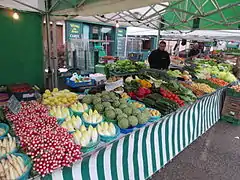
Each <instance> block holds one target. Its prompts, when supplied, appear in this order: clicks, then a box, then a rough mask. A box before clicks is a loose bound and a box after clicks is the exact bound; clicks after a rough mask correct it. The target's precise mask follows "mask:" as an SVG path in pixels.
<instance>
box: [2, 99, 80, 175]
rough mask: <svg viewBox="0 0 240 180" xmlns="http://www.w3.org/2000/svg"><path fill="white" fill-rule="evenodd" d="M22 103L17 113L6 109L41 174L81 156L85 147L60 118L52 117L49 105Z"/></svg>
mask: <svg viewBox="0 0 240 180" xmlns="http://www.w3.org/2000/svg"><path fill="white" fill-rule="evenodd" d="M21 104H22V109H21V111H20V112H19V113H18V114H17V115H15V114H12V113H10V112H9V111H8V110H7V109H5V110H6V117H7V118H8V119H9V120H10V121H12V123H13V129H14V130H15V132H16V135H17V136H19V139H20V144H21V147H22V148H23V149H24V150H25V151H26V154H28V155H29V156H31V158H32V160H33V162H34V167H33V168H34V169H35V170H36V171H37V172H38V173H39V174H41V175H43V176H44V175H46V174H48V173H51V172H53V170H55V169H57V168H60V167H62V166H63V165H65V166H70V165H71V164H72V163H74V162H76V161H77V160H79V159H81V152H80V148H81V147H80V146H79V145H76V144H74V142H73V136H72V135H70V134H69V133H68V132H67V131H66V130H65V129H64V128H62V127H61V126H59V125H58V124H57V121H56V118H54V117H50V116H48V109H47V108H45V107H44V106H43V105H41V104H39V103H38V102H36V101H31V102H21Z"/></svg>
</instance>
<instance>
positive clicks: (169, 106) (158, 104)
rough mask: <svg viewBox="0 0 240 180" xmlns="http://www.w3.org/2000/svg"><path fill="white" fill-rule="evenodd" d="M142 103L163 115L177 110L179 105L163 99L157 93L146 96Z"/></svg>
mask: <svg viewBox="0 0 240 180" xmlns="http://www.w3.org/2000/svg"><path fill="white" fill-rule="evenodd" d="M143 103H144V104H145V105H146V106H148V107H151V108H155V109H157V110H159V111H160V112H161V114H163V115H167V114H169V113H172V112H174V111H176V110H177V109H178V108H179V105H178V104H177V103H176V102H174V101H172V100H170V99H167V98H164V97H163V96H162V95H160V94H159V93H154V94H150V95H148V96H147V97H146V98H144V99H143Z"/></svg>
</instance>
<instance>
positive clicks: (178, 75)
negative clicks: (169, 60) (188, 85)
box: [167, 70, 192, 81]
mask: <svg viewBox="0 0 240 180" xmlns="http://www.w3.org/2000/svg"><path fill="white" fill-rule="evenodd" d="M167 74H168V75H169V76H171V77H175V78H183V79H184V81H192V76H191V75H190V74H189V72H188V71H186V70H185V71H183V73H182V72H181V71H179V70H174V71H172V70H169V71H167Z"/></svg>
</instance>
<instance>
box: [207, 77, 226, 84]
mask: <svg viewBox="0 0 240 180" xmlns="http://www.w3.org/2000/svg"><path fill="white" fill-rule="evenodd" d="M208 80H209V81H211V82H212V83H214V84H217V85H219V86H227V85H228V84H229V83H228V82H226V81H224V80H221V79H218V78H209V79H208Z"/></svg>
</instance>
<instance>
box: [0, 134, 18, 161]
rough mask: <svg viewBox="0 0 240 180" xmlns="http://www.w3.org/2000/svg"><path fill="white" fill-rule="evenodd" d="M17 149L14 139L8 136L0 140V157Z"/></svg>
mask: <svg viewBox="0 0 240 180" xmlns="http://www.w3.org/2000/svg"><path fill="white" fill-rule="evenodd" d="M16 148H17V143H16V138H15V137H12V136H11V135H10V134H8V136H7V137H5V138H4V139H1V140H0V157H3V156H5V155H7V154H9V153H12V152H13V151H15V150H16Z"/></svg>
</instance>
